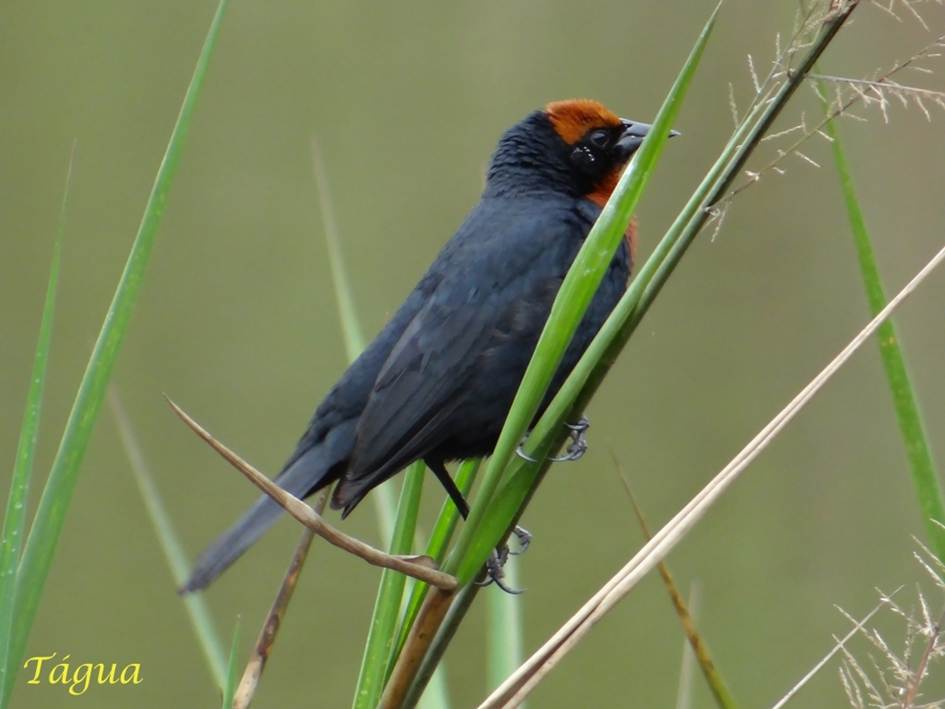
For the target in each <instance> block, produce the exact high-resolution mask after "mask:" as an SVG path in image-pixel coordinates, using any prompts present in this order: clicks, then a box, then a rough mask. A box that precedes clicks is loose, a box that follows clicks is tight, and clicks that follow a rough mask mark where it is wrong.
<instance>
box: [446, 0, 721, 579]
mask: <svg viewBox="0 0 945 709" xmlns="http://www.w3.org/2000/svg"><path fill="white" fill-rule="evenodd" d="M717 15H718V7H717V8H716V9H715V11H713V13H712V15H711V16H710V18H709V20H708V22H707V23H706V25H705V27H704V28H703V30H702V33H701V34H700V36H699V38H698V40H697V41H696V43H695V46H694V47H693V49H692V52H691V53H690V55H689V57H688V59H687V60H686V63H685V65H684V66H683V68H682V70H681V71H680V73H679V75H678V77H677V78H676V81H675V83H674V84H673V87H672V89H671V90H670V92H669V94H668V95H667V97H666V99H665V101H664V102H663V105H662V107H661V108H660V110H659V113H658V114H657V117H656V119H655V120H654V122H653V128H652V129H651V130H650V132H649V134H648V135H647V137H646V139H644V141H643V144H642V145H641V146H640V149H639V150H638V151H637V153H636V154H635V155H634V158H633V160H632V161H631V163H630V165H629V167H628V168H627V170H626V171H625V172H624V174H623V175H622V176H621V178H620V182H619V183H618V184H617V187H616V189H615V190H614V193H613V195H611V197H610V199H609V200H608V201H607V205H606V206H605V207H604V210H603V212H602V213H601V215H600V217H599V218H598V220H597V222H596V223H595V224H594V227H593V228H592V229H591V232H590V234H588V237H587V239H586V240H585V242H584V245H583V246H582V248H581V250H580V252H579V253H578V255H577V257H576V258H575V260H574V263H573V264H572V266H571V268H570V269H569V271H568V274H567V276H565V279H564V282H563V283H562V285H561V288H560V290H559V291H558V295H557V297H556V298H555V302H554V305H553V306H552V309H551V313H550V314H549V317H548V321H547V323H546V324H545V328H544V330H543V331H542V334H541V337H540V338H539V341H538V345H537V346H536V348H535V353H534V355H533V356H532V359H531V362H530V363H529V365H528V369H527V370H526V372H525V376H524V377H523V379H522V383H521V385H520V386H519V389H518V392H517V393H516V396H515V400H514V401H513V403H512V408H511V410H510V411H509V416H508V418H507V419H506V422H505V425H504V426H503V428H502V433H501V435H500V437H499V441H498V443H497V444H496V448H495V451H494V453H493V455H492V457H490V459H489V464H488V467H487V469H486V473H485V478H484V480H483V483H482V487H481V489H480V491H479V494H478V495H477V496H476V499H475V501H474V503H475V504H474V505H473V508H472V511H471V512H470V515H469V519H468V520H467V521H466V524H465V526H464V527H463V530H462V532H461V533H460V537H459V539H458V540H457V543H456V547H455V548H454V550H453V552H452V553H451V554H450V557H449V559H448V560H447V564H446V567H445V570H446V571H447V572H448V573H452V574H454V575H455V576H457V577H458V578H459V580H460V582H461V583H468V582H469V581H470V580H472V578H473V577H474V576H475V575H476V574H477V573H478V571H479V569H480V568H481V567H482V564H483V563H485V560H486V559H487V558H488V556H489V554H490V552H491V550H492V548H493V547H494V546H495V543H496V541H497V540H498V539H499V538H500V537H501V536H502V535H503V534H505V532H506V531H507V530H508V526H509V524H508V522H509V520H508V519H507V520H506V524H505V526H504V528H500V527H501V525H500V527H494V528H492V529H490V530H489V531H488V532H487V533H486V532H485V530H480V529H479V526H480V523H481V522H482V520H483V518H484V517H485V516H486V514H487V512H488V509H489V507H490V505H489V502H490V500H491V499H492V497H493V495H494V493H495V491H496V490H497V488H498V486H499V483H500V481H501V478H502V473H503V470H504V469H505V468H506V466H507V465H508V463H509V461H510V459H511V457H512V455H513V453H514V450H515V447H516V446H517V445H518V442H519V441H520V440H521V438H522V436H523V435H524V433H525V429H526V427H527V426H528V424H529V423H530V422H531V420H532V418H533V417H534V415H535V412H536V411H537V409H538V406H539V404H540V403H541V399H542V397H543V396H544V393H545V391H546V390H547V388H548V384H549V383H550V381H551V377H552V376H553V375H554V372H555V370H556V369H557V367H558V364H559V363H560V361H561V357H562V356H563V354H564V350H565V348H566V347H567V345H568V343H569V342H570V340H571V337H572V335H573V333H574V331H575V329H576V328H577V325H578V323H579V322H580V319H581V317H582V316H583V315H584V311H585V309H586V308H587V305H588V303H589V302H590V300H591V298H592V297H593V295H594V292H595V291H596V289H597V286H598V284H599V283H600V280H601V278H602V277H603V274H604V272H605V270H606V269H607V267H608V265H609V264H610V261H611V259H612V258H613V254H614V252H615V251H616V249H617V247H618V246H619V244H620V240H621V239H622V238H623V234H624V231H625V230H626V228H627V224H628V223H629V221H630V217H631V215H632V214H633V211H634V209H635V208H636V206H637V203H638V202H639V200H640V197H641V196H642V194H643V190H644V188H645V187H646V184H647V182H648V181H649V177H650V175H651V173H652V171H653V169H654V167H655V164H656V161H657V159H658V158H659V155H660V153H661V152H662V149H663V147H664V145H665V143H666V140H667V138H668V136H669V131H670V128H671V127H672V123H673V122H674V121H675V118H676V115H677V114H678V112H679V108H680V106H681V104H682V100H683V98H684V96H685V93H686V89H687V88H688V87H689V84H690V82H691V81H692V78H693V76H694V75H695V71H696V68H697V67H698V65H699V60H700V59H701V57H702V53H703V51H704V49H705V46H706V43H707V41H708V39H709V36H710V35H711V32H712V28H713V27H714V25H715V18H716V17H717Z"/></svg>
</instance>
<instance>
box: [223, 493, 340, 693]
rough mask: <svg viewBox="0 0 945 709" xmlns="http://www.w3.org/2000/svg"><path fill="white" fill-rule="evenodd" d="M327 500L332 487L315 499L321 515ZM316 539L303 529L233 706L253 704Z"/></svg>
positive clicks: (306, 529) (307, 529) (238, 688)
mask: <svg viewBox="0 0 945 709" xmlns="http://www.w3.org/2000/svg"><path fill="white" fill-rule="evenodd" d="M327 501H328V490H323V491H322V492H320V493H319V495H318V497H317V498H315V503H314V504H313V505H312V508H313V509H314V510H315V512H317V513H318V514H321V513H322V511H323V510H324V509H325V503H326V502H327ZM314 538H315V532H313V531H312V530H311V529H309V528H308V527H306V528H305V530H304V531H303V532H302V538H301V539H300V540H299V543H298V546H296V548H295V552H294V553H293V554H292V561H291V562H289V568H288V569H286V572H285V577H284V578H283V579H282V583H281V584H280V586H279V592H278V593H277V594H276V597H275V599H274V600H273V602H272V607H271V608H270V609H269V613H268V614H267V615H266V620H265V621H264V622H263V626H262V628H261V629H260V631H259V636H258V637H257V638H256V646H255V648H254V649H253V655H252V657H250V658H249V662H247V663H246V669H244V670H243V676H242V678H241V679H240V684H239V687H237V689H236V694H235V695H234V696H233V709H249V705H250V704H252V701H253V697H254V696H255V695H256V688H257V687H258V686H259V680H260V678H261V677H262V673H263V669H265V667H266V661H267V660H268V659H269V655H270V654H271V653H272V646H273V645H274V644H275V642H276V634H277V633H278V632H279V628H280V626H281V625H282V619H283V618H284V617H285V613H286V610H288V607H289V601H291V600H292V594H293V593H294V592H295V587H296V585H297V584H298V581H299V576H300V575H301V573H302V566H303V565H304V564H305V559H306V557H307V556H308V550H309V547H311V545H312V540H313V539H314Z"/></svg>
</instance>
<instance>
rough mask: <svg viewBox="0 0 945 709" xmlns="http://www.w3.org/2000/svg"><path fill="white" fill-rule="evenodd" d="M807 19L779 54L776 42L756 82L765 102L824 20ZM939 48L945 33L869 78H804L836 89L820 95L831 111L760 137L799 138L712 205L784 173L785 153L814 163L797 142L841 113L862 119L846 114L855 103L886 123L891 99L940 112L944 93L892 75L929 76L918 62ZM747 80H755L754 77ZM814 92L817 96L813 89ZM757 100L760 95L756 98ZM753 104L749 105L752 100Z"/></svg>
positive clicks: (940, 50)
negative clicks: (772, 57)
mask: <svg viewBox="0 0 945 709" xmlns="http://www.w3.org/2000/svg"><path fill="white" fill-rule="evenodd" d="M806 18H807V19H806V21H805V23H804V29H802V30H801V31H798V32H797V33H795V36H794V38H793V39H792V41H791V44H790V45H789V46H788V48H787V49H785V50H784V51H783V52H782V51H780V42H779V43H778V46H777V49H778V51H777V54H776V58H775V60H774V62H773V69H772V72H771V74H770V75H769V76H768V77H767V78H766V79H765V80H764V81H763V82H762V83H761V87H760V88H761V89H762V91H763V92H764V97H765V98H764V100H767V96H768V95H769V94H770V92H771V90H772V89H773V88H774V87H776V85H777V83H778V81H780V80H781V79H782V78H783V77H785V76H787V75H788V74H789V72H790V69H789V66H790V62H791V58H792V57H793V55H794V54H795V53H796V52H797V50H798V49H800V48H802V47H803V46H806V40H805V39H804V38H805V37H806V36H808V35H809V34H810V33H811V32H812V31H813V29H812V28H814V27H816V26H818V25H819V23H820V22H822V21H823V17H819V16H816V15H811V14H810V10H808V15H807V16H806ZM943 51H945V34H943V35H940V36H938V37H936V38H935V39H933V40H932V41H931V42H930V43H929V44H927V45H926V46H924V47H922V48H921V49H919V50H918V51H917V52H915V53H914V54H912V55H911V56H910V57H908V58H907V59H905V60H903V61H900V62H897V63H896V64H894V65H893V66H892V67H891V68H889V69H887V70H886V71H885V72H877V73H876V74H875V75H874V76H872V77H865V78H849V77H843V76H832V75H822V74H816V73H810V74H808V75H807V77H805V78H807V79H809V80H811V81H815V82H816V81H818V80H822V81H826V82H828V83H830V84H833V85H835V86H836V87H837V89H838V91H837V94H836V96H835V97H834V98H833V99H827V98H826V97H823V96H821V98H823V99H824V102H825V103H827V104H829V105H830V110H829V111H828V112H827V113H826V114H825V116H824V117H823V119H821V120H819V121H818V122H817V123H816V125H813V126H808V125H807V123H806V121H805V119H804V116H803V114H802V115H801V118H800V121H799V122H798V124H796V125H794V126H791V127H789V128H786V129H783V130H781V131H779V132H778V133H773V134H771V135H768V136H767V137H765V138H764V141H765V142H767V141H770V140H773V139H776V138H778V137H784V136H787V135H791V134H793V133H796V132H800V136H799V137H798V138H797V140H795V141H794V142H793V143H791V144H789V145H787V146H786V147H783V148H778V149H777V154H776V156H775V157H774V158H773V159H772V160H771V161H769V162H768V163H767V164H766V165H764V166H763V167H761V168H759V169H757V170H752V171H748V172H746V177H747V179H746V180H745V181H744V182H743V183H742V184H740V185H738V186H737V187H735V188H733V189H732V190H731V191H730V192H729V193H728V194H726V195H725V196H724V197H722V198H721V199H720V200H719V201H717V202H716V203H715V205H714V206H715V207H716V208H720V207H724V206H725V205H726V204H728V203H730V202H731V201H732V200H733V199H734V198H735V197H736V196H737V195H739V194H741V193H742V192H743V191H745V190H746V189H747V188H748V187H750V186H751V185H753V184H755V183H757V182H758V181H759V180H760V179H761V178H762V177H763V176H764V175H767V174H769V173H772V172H773V173H776V174H779V175H783V174H784V167H783V164H784V162H785V161H786V160H787V159H788V158H789V157H792V156H793V157H795V158H797V159H799V160H801V161H803V162H805V163H807V164H810V165H813V166H814V167H819V165H818V163H817V162H816V161H815V160H813V159H811V158H810V157H809V156H808V155H806V154H805V153H803V152H801V151H800V148H801V146H803V145H804V144H805V143H807V142H808V141H809V140H810V139H811V138H813V137H815V136H823V135H824V128H825V126H826V125H827V124H828V123H829V122H830V121H832V120H834V119H837V118H842V117H846V118H851V119H854V120H864V119H862V118H861V117H859V116H856V115H855V114H852V113H851V109H852V108H853V107H854V106H857V105H863V106H866V107H876V108H878V109H879V111H880V113H881V114H882V116H883V121H884V122H885V123H889V106H890V104H891V99H894V100H896V101H898V103H899V104H900V105H901V106H902V107H903V108H908V107H910V106H915V107H917V108H918V109H919V110H920V111H921V112H922V114H923V115H924V116H925V118H926V119H927V120H931V119H932V114H931V112H930V111H929V106H928V105H927V104H930V103H931V104H935V105H936V106H938V107H939V108H941V109H942V110H945V92H942V91H938V90H934V89H927V88H923V87H919V86H911V85H905V84H901V83H899V82H897V81H895V80H894V78H893V77H895V76H897V75H899V74H901V73H902V72H903V71H905V70H907V69H909V70H918V71H920V73H923V74H931V73H932V71H931V70H930V69H928V68H927V67H923V66H921V65H920V64H919V62H921V61H923V60H927V59H928V60H934V59H938V58H941V56H942V53H943ZM752 81H753V83H754V79H753V80H752ZM812 87H813V88H814V90H815V92H816V91H817V88H816V84H812ZM841 89H846V92H843V91H841ZM818 95H820V94H819V93H818ZM758 100H762V99H761V98H759V99H758ZM729 103H730V107H733V106H734V98H732V97H731V95H730V99H729ZM752 105H754V103H753V104H752ZM750 111H751V107H749V108H748V112H750Z"/></svg>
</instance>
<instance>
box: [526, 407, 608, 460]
mask: <svg viewBox="0 0 945 709" xmlns="http://www.w3.org/2000/svg"><path fill="white" fill-rule="evenodd" d="M564 426H565V428H567V429H568V431H570V433H569V434H568V435H569V437H570V438H571V442H570V443H569V444H568V449H567V450H566V451H565V452H564V453H562V454H561V455H556V456H553V457H551V458H549V459H548V460H550V461H551V462H552V463H565V462H568V461H571V460H577V459H578V458H581V457H583V456H584V454H585V453H587V429H589V428H590V427H591V422H590V421H588V420H587V417H586V416H582V417H581V418H580V419H578V421H577V423H565V424H564ZM523 444H524V441H523V442H522V443H519V444H518V448H516V449H515V455H517V456H518V457H519V458H521V459H522V460H527V461H528V462H529V463H537V462H538V459H537V458H533V457H532V456H530V455H529V454H528V453H526V452H525V449H524V448H522V446H523Z"/></svg>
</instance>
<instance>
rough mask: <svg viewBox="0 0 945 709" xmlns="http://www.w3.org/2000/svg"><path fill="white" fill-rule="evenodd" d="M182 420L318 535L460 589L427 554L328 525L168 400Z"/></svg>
mask: <svg viewBox="0 0 945 709" xmlns="http://www.w3.org/2000/svg"><path fill="white" fill-rule="evenodd" d="M167 401H168V403H169V404H170V405H171V408H172V409H173V410H174V413H176V414H177V415H178V416H179V417H180V419H181V420H182V421H183V422H184V423H186V424H187V425H188V426H189V427H190V429H191V430H192V431H193V432H194V433H196V434H197V435H198V436H199V437H200V438H202V439H203V440H204V441H205V442H206V443H207V444H208V445H209V446H210V447H211V448H213V449H214V450H215V451H216V452H217V453H219V454H220V455H221V456H223V458H224V460H226V461H227V462H228V463H230V465H232V466H233V467H234V468H236V469H237V470H239V471H240V472H241V473H243V475H245V476H246V478H248V479H249V481H250V482H252V483H253V484H254V485H255V486H256V487H258V488H259V489H260V490H262V491H263V492H264V493H266V494H267V495H269V497H271V498H272V499H273V500H275V501H276V502H278V503H279V505H280V506H282V508H283V509H285V511H286V512H288V513H289V514H290V515H292V516H293V517H295V519H297V520H298V521H299V522H301V523H302V524H304V525H305V526H306V527H308V528H309V529H311V530H312V531H313V532H315V534H317V535H318V536H320V537H321V538H322V539H324V540H325V541H327V542H328V543H329V544H332V545H334V546H336V547H338V548H340V549H344V550H345V551H347V552H349V553H351V554H354V555H355V556H358V557H360V558H362V559H364V560H365V561H366V562H368V563H369V564H372V565H374V566H380V567H383V568H385V569H393V570H394V571H399V572H400V573H402V574H406V575H407V576H412V577H413V578H415V579H419V580H421V581H425V582H426V583H428V584H430V585H431V586H434V587H436V588H439V589H443V590H446V591H450V590H453V589H455V588H456V586H457V581H456V579H455V578H454V577H452V576H450V575H449V574H445V573H443V572H442V571H438V570H437V569H436V568H434V562H433V560H432V559H430V558H429V557H426V556H422V555H420V556H392V555H390V554H386V553H384V552H383V551H381V550H380V549H375V548H374V547H372V546H371V545H369V544H365V543H364V542H362V541H361V540H360V539H355V538H354V537H351V536H348V535H347V534H345V533H344V532H341V531H339V530H337V529H335V528H334V527H332V526H331V525H330V524H328V523H327V522H326V521H325V520H324V519H323V518H322V516H321V515H319V514H317V513H316V512H315V510H313V509H312V508H311V507H309V506H308V505H306V504H305V503H304V502H302V500H300V499H299V498H297V497H295V496H294V495H291V494H289V493H288V492H286V491H285V490H283V489H282V488H281V487H279V486H278V485H277V484H276V483H274V482H273V481H272V480H270V479H269V478H267V477H266V476H265V475H263V474H262V473H260V472H259V471H258V470H256V469H255V468H254V467H253V466H251V465H250V464H249V463H247V462H246V461H245V460H243V459H242V458H241V457H240V456H238V455H237V454H236V453H234V452H233V451H232V450H230V449H229V448H227V447H226V446H225V445H223V444H222V443H221V442H220V441H218V440H217V439H216V438H214V437H213V436H212V435H211V434H210V433H209V432H208V431H207V430H206V429H205V428H203V427H202V426H201V425H200V424H199V423H197V422H196V421H195V420H194V419H193V418H191V416H190V415H189V414H188V413H187V412H186V411H184V410H183V409H181V408H180V407H179V406H178V405H177V404H175V403H174V402H173V401H171V400H170V399H168V400H167Z"/></svg>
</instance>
